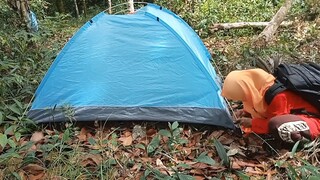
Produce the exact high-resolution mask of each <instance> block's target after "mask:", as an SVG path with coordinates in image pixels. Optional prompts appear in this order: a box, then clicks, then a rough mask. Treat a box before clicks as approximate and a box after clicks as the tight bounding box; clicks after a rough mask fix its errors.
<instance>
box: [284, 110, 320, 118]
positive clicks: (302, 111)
mask: <svg viewBox="0 0 320 180" xmlns="http://www.w3.org/2000/svg"><path fill="white" fill-rule="evenodd" d="M290 114H304V115H308V116H310V117H315V118H320V114H317V113H313V112H309V111H306V109H304V108H300V109H291V111H290Z"/></svg>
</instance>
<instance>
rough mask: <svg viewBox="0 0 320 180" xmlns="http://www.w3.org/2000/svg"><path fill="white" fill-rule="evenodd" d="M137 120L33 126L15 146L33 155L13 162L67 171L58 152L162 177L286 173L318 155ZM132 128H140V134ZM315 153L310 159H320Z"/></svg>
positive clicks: (117, 174) (92, 164)
mask: <svg viewBox="0 0 320 180" xmlns="http://www.w3.org/2000/svg"><path fill="white" fill-rule="evenodd" d="M139 126H141V127H138V128H137V124H132V123H124V124H122V125H121V126H119V124H113V123H111V122H110V123H109V124H108V126H106V127H104V128H97V127H95V126H91V127H90V126H88V125H87V124H85V123H83V124H77V125H74V126H70V127H67V128H69V130H68V131H69V132H66V129H64V130H61V129H60V130H57V129H50V128H46V129H45V130H43V131H36V132H34V133H33V134H32V135H31V136H30V137H29V138H27V137H22V138H20V144H21V146H25V144H28V142H30V143H31V145H30V147H28V149H27V150H26V151H20V152H19V156H21V157H27V156H28V154H30V153H32V154H33V155H34V158H36V159H37V161H34V160H32V161H26V162H23V163H21V164H23V166H22V167H20V168H18V169H20V170H19V171H18V173H17V174H18V175H19V176H20V177H21V179H34V180H35V179H44V178H48V177H50V176H52V175H56V176H61V177H68V176H67V175H66V174H63V172H61V173H60V174H54V173H53V174H52V172H55V171H54V170H53V169H54V168H58V167H59V164H55V163H57V158H61V156H66V157H67V158H66V159H64V161H70V165H69V166H74V167H76V166H77V167H81V168H82V169H84V170H85V169H87V170H85V172H92V173H94V172H98V171H99V169H101V167H106V168H107V170H106V171H107V172H109V173H112V174H113V175H112V177H113V178H110V179H136V178H134V177H145V178H147V179H150V178H151V179H161V178H160V176H161V177H178V176H179V177H180V176H181V177H184V176H186V177H189V176H190V177H193V179H211V178H213V177H219V178H222V179H228V178H232V179H243V177H255V178H257V179H259V178H260V179H261V178H264V179H274V178H284V179H285V178H287V174H286V171H283V169H285V168H287V167H288V165H290V166H301V161H298V160H297V158H305V159H306V158H310V157H313V158H314V157H317V156H315V155H314V154H313V152H315V150H313V151H312V152H311V151H303V152H295V156H292V153H290V150H288V149H281V150H279V154H280V155H281V156H278V155H276V154H275V153H273V152H272V150H271V151H270V150H268V149H266V148H265V147H266V146H265V145H264V144H265V143H266V142H264V141H263V140H262V139H261V138H258V137H257V136H256V135H254V134H249V135H248V136H245V137H238V136H235V135H234V134H233V132H232V131H230V130H219V129H215V127H210V126H206V127H201V126H197V125H190V124H179V127H180V128H181V131H180V133H177V132H175V136H172V133H173V132H171V130H170V128H169V126H166V124H165V123H146V124H143V123H141V125H139ZM175 126H176V125H175ZM196 126H197V127H196ZM114 127H117V128H114ZM134 127H136V128H134ZM176 128H177V127H176ZM134 129H135V130H134ZM137 129H138V130H137ZM164 130H165V131H166V132H165V131H164ZM135 131H140V132H139V133H138V134H139V135H137V133H136V132H135ZM142 131H143V132H142ZM168 133H169V134H170V136H169V134H168ZM134 134H136V135H134ZM133 136H134V137H135V138H133ZM180 139H185V140H186V141H179V140H180ZM21 142H22V143H21ZM316 143H318V144H319V142H316ZM313 146H314V145H313ZM313 146H312V147H313ZM7 150H8V149H4V151H7ZM316 152H318V151H316ZM69 153H71V155H69ZM77 154H79V155H77ZM317 155H319V152H318V154H317ZM314 159H315V160H314V162H313V163H314V164H316V165H319V161H317V159H316V158H314ZM21 161H24V160H23V158H22V159H21ZM282 161H283V163H280V162H282ZM37 162H38V163H37ZM39 162H41V163H39ZM71 162H74V163H75V164H72V163H71ZM107 172H106V173H107ZM146 172H150V173H149V174H148V173H146ZM239 172H241V173H239ZM159 173H160V174H159ZM125 174H129V175H130V176H126V175H125ZM279 174H280V175H279ZM83 176H85V175H83ZM85 177H87V176H85ZM94 177H98V176H94ZM110 177H111V176H110ZM130 177H131V178H130Z"/></svg>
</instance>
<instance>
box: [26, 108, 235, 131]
mask: <svg viewBox="0 0 320 180" xmlns="http://www.w3.org/2000/svg"><path fill="white" fill-rule="evenodd" d="M28 118H30V119H33V120H34V121H35V122H37V123H46V122H62V121H66V120H67V119H71V120H74V121H135V120H143V121H159V122H160V121H164V122H168V121H169V122H170V121H171V122H174V121H178V122H183V123H197V124H206V125H215V126H222V127H226V128H230V129H234V124H233V123H232V120H231V117H230V115H229V114H228V113H227V112H226V111H225V110H222V109H217V108H198V107H77V108H56V109H34V110H31V111H29V113H28Z"/></svg>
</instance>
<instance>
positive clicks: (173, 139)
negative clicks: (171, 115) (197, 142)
mask: <svg viewBox="0 0 320 180" xmlns="http://www.w3.org/2000/svg"><path fill="white" fill-rule="evenodd" d="M168 126H169V130H167V129H161V130H160V131H159V134H160V135H162V136H164V137H167V138H168V142H167V145H168V147H169V149H170V150H171V151H174V150H176V148H177V147H178V146H181V145H184V144H186V143H188V140H187V139H184V138H182V137H181V132H182V130H183V129H182V128H179V123H178V122H174V123H172V124H171V123H168Z"/></svg>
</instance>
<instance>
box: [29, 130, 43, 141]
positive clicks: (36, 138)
mask: <svg viewBox="0 0 320 180" xmlns="http://www.w3.org/2000/svg"><path fill="white" fill-rule="evenodd" d="M43 138H44V135H43V132H41V131H36V132H34V133H33V134H32V136H31V138H30V141H33V142H35V143H36V142H39V141H41V140H42V139H43Z"/></svg>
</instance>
